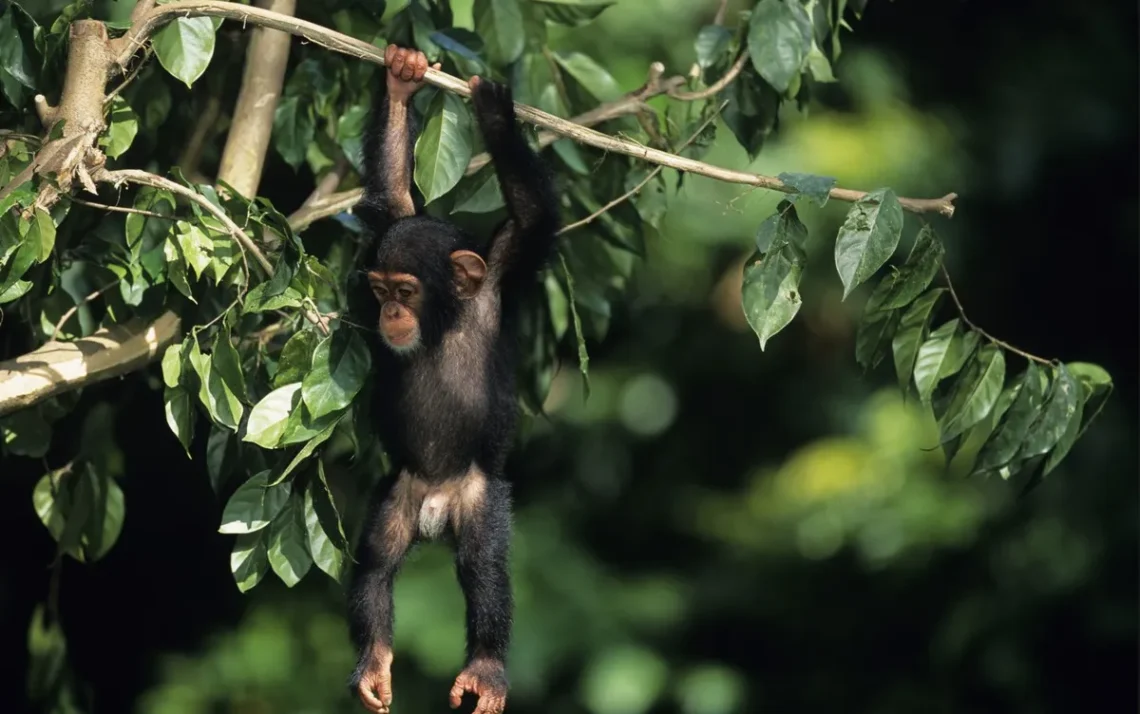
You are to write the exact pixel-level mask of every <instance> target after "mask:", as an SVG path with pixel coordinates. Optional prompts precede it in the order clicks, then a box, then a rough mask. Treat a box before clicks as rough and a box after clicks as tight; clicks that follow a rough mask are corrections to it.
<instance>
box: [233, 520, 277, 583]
mask: <svg viewBox="0 0 1140 714" xmlns="http://www.w3.org/2000/svg"><path fill="white" fill-rule="evenodd" d="M266 539H267V531H264V530H259V531H257V532H254V533H242V534H240V535H238V537H237V538H236V539H235V540H234V549H233V552H232V553H231V554H230V571H231V572H233V575H234V582H235V583H237V586H238V590H241V591H242V592H243V593H244V592H248V591H249V590H251V589H253V587H254V586H256V585H257V584H258V583H259V582H261V579H262V578H264V577H265V574H266V573H268V572H269V554H268V548H266V545H265V542H266Z"/></svg>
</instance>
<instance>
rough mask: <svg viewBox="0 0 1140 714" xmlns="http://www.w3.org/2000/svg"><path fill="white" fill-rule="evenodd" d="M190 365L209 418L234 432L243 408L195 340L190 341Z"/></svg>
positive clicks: (210, 358) (209, 356)
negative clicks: (196, 375) (197, 381)
mask: <svg viewBox="0 0 1140 714" xmlns="http://www.w3.org/2000/svg"><path fill="white" fill-rule="evenodd" d="M190 364H191V365H193V366H194V371H195V372H196V373H197V374H198V380H199V390H198V398H199V399H200V400H201V401H202V404H204V405H205V406H206V409H207V410H208V411H209V412H210V416H211V417H212V418H213V420H214V421H215V422H217V423H219V424H221V425H223V426H227V427H229V428H230V429H233V430H235V431H236V430H237V428H238V424H239V423H240V422H241V416H242V414H244V413H245V407H243V406H242V403H241V400H239V399H238V397H237V395H236V394H234V392H233V390H232V389H230V387H229V385H227V384H226V382H225V380H224V379H223V378H222V375H221V374H220V373H219V372H218V370H217V369H215V368H214V365H213V357H212V356H211V355H204V354H202V353H201V351H200V350H199V347H198V340H197V339H193V340H192V341H191V346H190Z"/></svg>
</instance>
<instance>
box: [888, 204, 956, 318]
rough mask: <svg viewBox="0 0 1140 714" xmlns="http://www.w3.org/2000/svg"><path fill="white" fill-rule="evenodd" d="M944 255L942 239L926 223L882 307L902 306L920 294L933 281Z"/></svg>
mask: <svg viewBox="0 0 1140 714" xmlns="http://www.w3.org/2000/svg"><path fill="white" fill-rule="evenodd" d="M944 254H945V249H944V248H943V247H942V241H940V240H938V237H937V236H936V235H935V234H934V229H933V228H931V227H930V226H929V225H926V226H923V227H922V230H920V231H919V232H918V237H917V238H916V239H915V241H914V246H913V247H912V248H911V250H910V255H909V256H907V259H906V263H904V264H903V266H902V267H901V268H899V271H898V273H897V274H896V275H895V279H894V282H893V283H892V284H891V286H890V291H889V292H888V293H887V295H886V297H885V298H884V299H883V303H882V306H883V309H885V310H889V309H892V308H899V307H905V306H907V305H909V304H910V302H911V301H912V300H914V299H915V298H917V297H918V296H919V295H921V294H922V291H924V290H926V288H927V286H929V285H930V281H931V280H934V276H935V274H936V273H937V272H938V268H939V267H940V266H941V265H942V256H943V255H944Z"/></svg>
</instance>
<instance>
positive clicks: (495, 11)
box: [471, 0, 526, 66]
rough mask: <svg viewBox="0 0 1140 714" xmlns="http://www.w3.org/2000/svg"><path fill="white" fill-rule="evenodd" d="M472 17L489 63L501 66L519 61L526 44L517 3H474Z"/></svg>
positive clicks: (494, 0) (490, 0)
mask: <svg viewBox="0 0 1140 714" xmlns="http://www.w3.org/2000/svg"><path fill="white" fill-rule="evenodd" d="M471 13H472V17H473V18H474V20H475V32H476V34H478V35H479V36H480V37H482V38H483V40H484V42H486V50H487V56H488V58H489V59H490V60H491V62H492V63H494V64H497V65H500V66H503V65H508V64H510V63H511V62H514V61H515V60H517V59H518V58H519V55H521V54H522V51H523V47H524V46H525V41H526V32H525V31H524V30H523V17H522V11H521V10H520V9H519V0H475V4H474V6H473V7H472V10H471Z"/></svg>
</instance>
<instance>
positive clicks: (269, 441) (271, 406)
mask: <svg viewBox="0 0 1140 714" xmlns="http://www.w3.org/2000/svg"><path fill="white" fill-rule="evenodd" d="M300 389H301V383H300V382H293V383H291V384H286V385H285V386H284V387H278V388H277V389H274V390H273V391H272V392H270V393H269V394H266V395H265V396H264V397H262V399H261V401H259V402H258V403H257V404H255V405H254V406H253V409H251V410H250V411H249V421H248V422H247V423H246V428H245V429H246V430H245V436H243V437H242V441H248V442H251V443H254V444H257V445H258V446H261V447H264V448H266V449H275V448H277V447H278V446H280V445H281V437H282V435H283V434H284V433H285V425H286V423H287V422H288V420H289V413H290V412H291V411H292V410H293V409H294V404H295V403H297V401H298V400H295V399H294V396H295V395H296V394H297V392H298V391H299V390H300ZM296 408H298V409H299V408H300V404H299V403H297V406H296Z"/></svg>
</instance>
